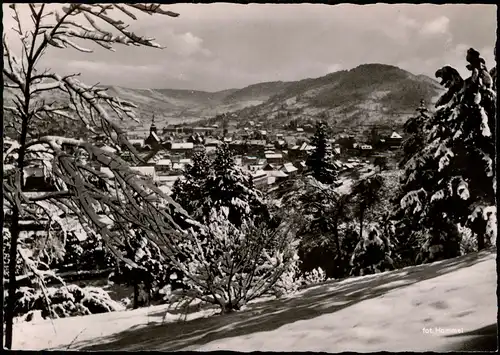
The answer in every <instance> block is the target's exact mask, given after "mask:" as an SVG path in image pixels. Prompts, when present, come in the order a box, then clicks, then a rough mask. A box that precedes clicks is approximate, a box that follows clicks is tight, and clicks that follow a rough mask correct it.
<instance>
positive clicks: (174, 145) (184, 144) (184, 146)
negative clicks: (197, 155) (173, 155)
mask: <svg viewBox="0 0 500 355" xmlns="http://www.w3.org/2000/svg"><path fill="white" fill-rule="evenodd" d="M193 148H194V144H193V143H191V142H182V143H172V148H171V149H172V150H175V149H193Z"/></svg>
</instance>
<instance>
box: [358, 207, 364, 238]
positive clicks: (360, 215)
mask: <svg viewBox="0 0 500 355" xmlns="http://www.w3.org/2000/svg"><path fill="white" fill-rule="evenodd" d="M364 218H365V208H364V207H361V210H360V211H359V237H360V238H363V220H364Z"/></svg>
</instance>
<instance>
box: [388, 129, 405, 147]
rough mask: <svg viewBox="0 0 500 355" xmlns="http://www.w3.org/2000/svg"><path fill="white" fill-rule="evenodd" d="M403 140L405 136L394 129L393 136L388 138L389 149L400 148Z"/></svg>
mask: <svg viewBox="0 0 500 355" xmlns="http://www.w3.org/2000/svg"><path fill="white" fill-rule="evenodd" d="M402 141H403V137H401V136H400V135H399V134H398V133H396V132H395V131H394V132H392V134H391V136H390V137H389V138H387V139H386V146H387V147H388V148H389V149H398V148H399V147H400V146H401V143H402Z"/></svg>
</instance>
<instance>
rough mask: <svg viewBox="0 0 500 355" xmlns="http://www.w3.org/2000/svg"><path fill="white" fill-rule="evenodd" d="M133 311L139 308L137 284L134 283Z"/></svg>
mask: <svg viewBox="0 0 500 355" xmlns="http://www.w3.org/2000/svg"><path fill="white" fill-rule="evenodd" d="M132 305H133V308H134V309H137V308H138V307H139V284H138V283H137V282H136V281H134V303H133V304H132Z"/></svg>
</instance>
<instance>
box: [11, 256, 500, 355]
mask: <svg viewBox="0 0 500 355" xmlns="http://www.w3.org/2000/svg"><path fill="white" fill-rule="evenodd" d="M495 259H496V253H491V252H482V253H479V254H469V255H467V256H464V257H460V258H457V259H451V260H446V261H442V262H437V263H433V264H429V265H422V266H418V267H411V268H405V269H402V270H396V271H392V272H386V273H383V274H378V275H371V276H365V277H357V278H350V279H346V280H343V281H338V282H327V283H324V284H322V285H318V286H314V287H310V288H307V289H305V290H302V291H300V292H298V293H296V294H294V295H291V296H289V297H287V298H284V299H281V300H269V299H268V300H262V301H260V302H256V303H254V304H251V305H249V306H248V307H247V309H246V310H244V311H242V312H238V313H235V314H231V315H225V316H217V315H215V316H211V317H207V316H210V315H211V314H213V313H214V310H204V311H200V312H195V313H192V314H190V315H189V317H188V321H185V322H179V323H171V322H172V321H173V320H174V319H178V316H176V317H174V316H172V315H170V314H169V315H168V316H167V319H166V321H165V323H166V324H163V325H162V324H161V323H162V317H163V315H164V314H165V310H166V306H157V307H150V308H145V309H139V310H134V311H123V312H115V313H108V314H101V315H93V316H85V317H75V318H69V319H61V320H55V321H53V325H52V324H51V322H50V321H40V322H38V323H31V324H30V323H19V324H16V326H15V333H14V347H15V348H16V349H33V350H39V349H47V348H59V349H66V348H68V345H67V344H70V343H71V346H70V347H71V349H81V350H83V349H85V350H128V351H133V350H162V351H165V350H166V351H171V350H202V351H204V350H234V351H243V352H246V351H327V352H340V351H358V352H376V351H383V350H386V351H426V350H433V351H446V350H461V349H463V348H464V346H466V347H468V349H469V350H480V349H481V348H480V347H479V345H478V344H477V343H475V342H476V341H477V340H478V339H479V336H478V335H467V334H466V333H468V332H471V331H476V330H478V329H480V328H483V329H480V332H483V333H488V332H489V333H490V334H492V335H493V338H494V339H496V319H497V297H496V284H497V282H496V281H497V276H496V260H495ZM203 317H206V318H203ZM195 318H198V319H195ZM200 318H203V319H200ZM485 327H486V328H485ZM423 328H425V329H423ZM456 332H460V333H459V334H457V336H449V335H452V333H456ZM493 338H492V337H491V335H490V338H489V339H490V340H491V339H493ZM481 341H483V340H481ZM483 342H484V341H483ZM464 344H465V345H464ZM482 346H483V347H484V345H482Z"/></svg>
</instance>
